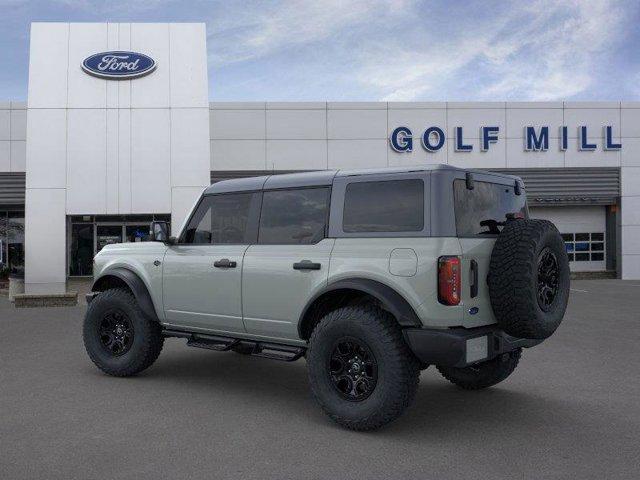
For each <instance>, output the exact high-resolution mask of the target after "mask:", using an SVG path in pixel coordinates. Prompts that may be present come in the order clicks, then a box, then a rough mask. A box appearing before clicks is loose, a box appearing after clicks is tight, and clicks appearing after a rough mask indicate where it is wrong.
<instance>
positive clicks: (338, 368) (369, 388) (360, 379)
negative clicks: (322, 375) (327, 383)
mask: <svg viewBox="0 0 640 480" xmlns="http://www.w3.org/2000/svg"><path fill="white" fill-rule="evenodd" d="M329 375H330V377H331V384H332V385H333V387H334V388H335V389H336V390H337V392H338V393H339V394H340V396H341V397H342V398H344V399H346V400H349V401H351V402H360V401H362V400H364V399H366V398H367V397H369V395H371V393H372V392H373V390H374V389H375V387H376V383H377V382H378V364H377V362H376V359H375V357H374V356H373V353H371V350H370V349H369V347H367V346H366V345H365V344H364V343H363V342H361V341H360V340H358V339H356V338H353V337H343V338H340V339H339V340H338V341H337V342H336V343H335V344H334V347H333V351H332V353H331V358H330V360H329Z"/></svg>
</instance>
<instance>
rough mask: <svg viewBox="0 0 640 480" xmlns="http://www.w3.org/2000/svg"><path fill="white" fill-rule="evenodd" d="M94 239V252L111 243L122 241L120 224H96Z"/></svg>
mask: <svg viewBox="0 0 640 480" xmlns="http://www.w3.org/2000/svg"><path fill="white" fill-rule="evenodd" d="M96 240H97V241H96V253H98V252H99V251H100V250H102V249H103V248H104V247H105V246H107V245H111V244H112V243H122V225H98V226H97V227H96Z"/></svg>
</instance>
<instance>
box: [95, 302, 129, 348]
mask: <svg viewBox="0 0 640 480" xmlns="http://www.w3.org/2000/svg"><path fill="white" fill-rule="evenodd" d="M100 344H101V345H102V347H103V348H104V349H105V350H106V351H107V352H108V353H109V354H111V355H112V356H114V357H119V356H121V355H124V354H125V353H127V352H128V351H129V349H130V348H131V345H132V344H133V325H132V323H131V320H130V319H129V317H128V316H127V314H125V313H124V312H123V311H121V310H111V311H109V312H107V313H106V314H105V315H104V316H103V317H102V321H101V322H100Z"/></svg>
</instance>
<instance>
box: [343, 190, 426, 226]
mask: <svg viewBox="0 0 640 480" xmlns="http://www.w3.org/2000/svg"><path fill="white" fill-rule="evenodd" d="M423 228H424V182H423V181H422V180H419V179H411V180H388V181H378V182H354V183H350V184H349V185H347V189H346V192H345V196H344V216H343V223H342V229H343V230H344V231H345V232H348V233H355V232H419V231H421V230H422V229H423Z"/></svg>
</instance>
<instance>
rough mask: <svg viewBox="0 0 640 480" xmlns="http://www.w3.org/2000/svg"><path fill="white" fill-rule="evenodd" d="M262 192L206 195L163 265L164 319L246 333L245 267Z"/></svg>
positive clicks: (178, 323) (181, 323) (179, 323)
mask: <svg viewBox="0 0 640 480" xmlns="http://www.w3.org/2000/svg"><path fill="white" fill-rule="evenodd" d="M259 201H260V197H259V194H254V193H229V194H220V195H209V196H204V197H203V198H202V200H201V201H200V203H199V205H198V207H197V208H196V210H195V213H194V214H193V215H192V217H191V219H190V220H189V222H188V224H187V228H186V230H185V231H184V232H183V234H182V235H181V237H180V238H179V239H178V242H177V244H176V245H173V246H171V247H170V248H168V249H167V253H166V254H165V257H164V266H163V303H164V310H165V318H166V322H167V323H168V324H170V325H174V326H178V327H189V328H196V329H204V330H210V331H216V332H220V333H225V332H229V333H237V332H244V331H245V328H244V324H243V322H242V301H241V298H242V296H241V294H242V265H243V260H244V254H245V251H246V250H247V248H248V246H249V245H250V244H251V243H253V242H254V241H255V235H256V225H257V215H258V212H259Z"/></svg>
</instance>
